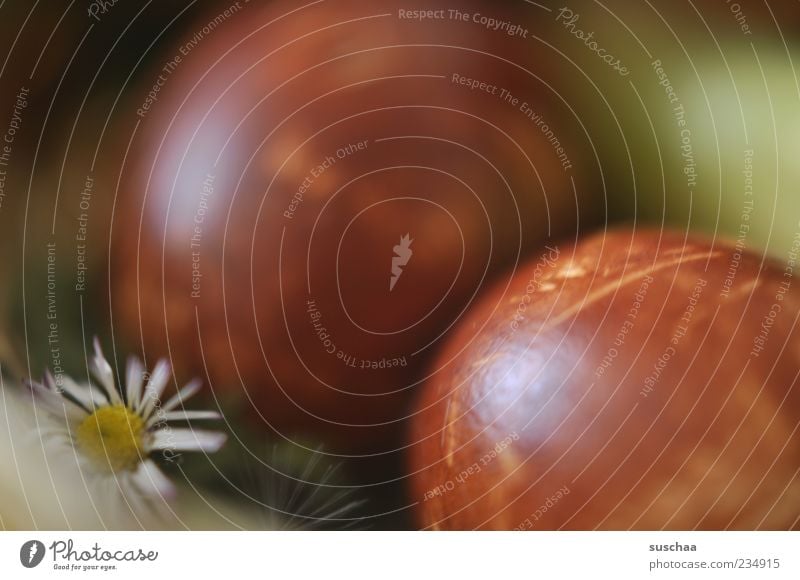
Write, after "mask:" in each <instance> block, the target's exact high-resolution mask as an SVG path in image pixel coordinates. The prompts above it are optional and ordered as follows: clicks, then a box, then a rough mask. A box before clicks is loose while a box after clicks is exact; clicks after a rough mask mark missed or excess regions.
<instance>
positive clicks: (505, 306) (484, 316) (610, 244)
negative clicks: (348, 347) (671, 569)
mask: <svg viewBox="0 0 800 580" xmlns="http://www.w3.org/2000/svg"><path fill="white" fill-rule="evenodd" d="M798 258H800V241H798V243H797V244H795V245H794V246H793V247H791V248H787V249H786V260H787V262H786V264H783V263H775V262H764V261H762V259H761V257H760V256H757V255H754V254H749V253H747V252H742V251H740V250H737V249H735V248H732V247H731V246H729V245H727V244H725V243H721V242H719V241H716V242H714V243H712V242H709V241H706V240H703V239H696V238H693V237H691V236H690V237H688V238H687V237H686V235H685V234H683V233H681V232H658V231H637V232H635V233H634V232H633V231H631V230H618V231H613V232H611V233H605V234H598V235H595V236H593V237H589V238H587V239H585V240H583V241H582V242H580V243H579V244H578V245H577V246H563V247H561V246H552V247H551V248H550V249H548V250H547V251H545V253H544V254H543V255H542V256H541V257H540V258H539V259H536V260H534V261H532V262H530V263H528V264H527V265H526V266H524V267H521V268H519V269H518V271H517V275H516V276H515V277H514V278H513V280H512V281H511V283H510V284H501V285H500V286H499V287H498V288H496V290H495V291H494V292H493V293H491V294H489V295H487V296H486V297H485V298H484V299H483V300H482V303H481V305H480V306H478V307H477V308H476V309H474V310H473V311H472V312H471V313H470V315H469V316H468V318H467V319H466V320H465V321H464V322H463V323H462V324H461V325H460V327H459V329H458V331H457V332H456V333H455V335H454V336H453V337H452V338H451V339H450V340H449V342H448V345H447V347H446V348H445V349H444V351H443V352H442V353H441V355H440V356H439V357H438V360H437V363H436V365H435V366H434V367H433V369H432V377H431V379H430V380H429V381H428V384H427V385H426V386H425V388H424V391H423V393H422V396H421V397H420V399H419V401H418V402H417V411H416V416H415V418H414V419H413V429H412V430H411V437H412V440H411V442H410V444H411V453H410V457H411V466H412V473H413V474H414V475H413V476H412V482H413V498H412V499H413V501H414V502H419V503H418V506H417V509H418V511H417V513H418V516H419V524H420V525H421V526H423V527H426V528H435V529H473V528H492V529H509V530H511V529H520V530H527V529H542V530H552V529H577V530H591V529H614V530H626V529H676V530H687V529H688V530H691V529H709V530H721V529H746V530H751V529H778V530H787V529H796V528H798V523H799V522H800V479H798V470H799V469H800V433H798V425H800V385H798V374H799V373H800V337H799V336H798V333H797V330H796V329H797V320H798V315H799V314H800V295H798V292H797V289H796V288H795V287H794V286H795V283H796V281H795V280H794V274H796V272H797V267H798V264H799V262H797V260H798Z"/></svg>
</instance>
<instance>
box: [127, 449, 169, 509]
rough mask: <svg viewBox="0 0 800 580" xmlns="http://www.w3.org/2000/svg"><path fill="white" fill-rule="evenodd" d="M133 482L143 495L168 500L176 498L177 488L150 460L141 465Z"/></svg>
mask: <svg viewBox="0 0 800 580" xmlns="http://www.w3.org/2000/svg"><path fill="white" fill-rule="evenodd" d="M132 481H133V483H134V485H135V487H136V488H137V490H138V491H139V492H140V493H141V494H142V495H145V496H149V497H161V498H164V499H167V500H169V499H172V498H174V497H175V486H174V485H173V484H172V482H171V481H170V480H169V478H168V477H167V476H166V475H164V473H163V472H162V471H161V470H160V469H159V468H158V466H157V465H156V464H155V463H154V462H153V461H152V460H150V459H146V460H144V461H142V462H141V463H140V464H139V467H138V469H137V470H136V473H134V474H133V477H132Z"/></svg>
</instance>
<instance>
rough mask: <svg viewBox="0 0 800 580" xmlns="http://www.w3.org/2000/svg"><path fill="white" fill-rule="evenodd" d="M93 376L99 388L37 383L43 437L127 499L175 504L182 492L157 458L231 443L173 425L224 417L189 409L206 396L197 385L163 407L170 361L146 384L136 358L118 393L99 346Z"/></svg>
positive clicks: (62, 380) (48, 378) (63, 379)
mask: <svg viewBox="0 0 800 580" xmlns="http://www.w3.org/2000/svg"><path fill="white" fill-rule="evenodd" d="M90 370H91V372H92V375H93V376H94V377H95V379H96V380H97V382H96V383H89V384H78V383H76V382H75V381H73V380H72V379H70V378H69V377H67V376H66V375H62V376H60V377H59V380H58V381H57V380H56V379H55V378H54V377H53V375H52V374H51V373H50V372H49V371H48V372H46V373H45V378H44V381H43V382H42V383H36V382H32V381H31V382H30V383H29V385H30V387H31V388H32V389H33V391H34V393H35V395H36V399H35V400H36V402H37V404H38V405H39V407H40V408H41V409H43V410H44V411H45V418H44V420H41V419H42V417H40V418H39V421H38V422H37V423H38V432H39V436H40V437H41V438H42V441H43V442H44V443H45V444H66V445H67V446H68V447H69V448H71V449H72V450H73V451H74V453H75V456H76V458H77V459H78V461H79V464H80V466H81V469H82V470H85V471H86V472H87V473H92V474H95V475H98V476H107V477H109V478H111V479H112V480H115V481H116V482H117V486H118V487H119V490H120V491H121V492H122V493H123V495H125V496H126V497H129V498H131V499H133V500H138V499H147V498H153V497H155V498H158V497H162V498H165V499H171V498H172V497H173V496H174V494H175V487H174V485H173V484H172V482H171V481H170V480H169V478H168V477H167V476H166V475H165V474H164V473H163V472H162V471H161V469H160V468H159V467H158V465H156V462H155V461H154V460H153V459H152V456H153V455H155V454H159V453H160V454H162V456H163V457H164V458H165V459H167V460H168V461H173V460H174V458H175V457H177V456H178V455H179V454H180V453H181V452H183V451H202V452H204V453H212V452H214V451H217V450H218V449H219V448H220V447H222V445H223V443H224V442H225V439H226V436H225V434H223V433H219V432H212V431H201V430H197V429H193V428H191V427H183V428H174V427H172V426H171V425H169V423H170V422H172V421H183V422H187V421H195V420H203V419H219V418H220V415H219V414H218V413H216V412H213V411H187V410H185V409H184V408H183V405H184V402H185V401H186V400H187V399H189V398H190V397H191V396H193V395H194V394H195V393H197V391H198V390H199V389H200V385H201V383H200V381H197V380H195V381H192V382H190V383H189V384H188V385H186V386H185V387H183V388H182V389H181V390H180V391H178V393H177V394H176V395H174V396H173V397H171V398H170V399H168V400H167V401H166V402H165V403H163V404H162V403H161V396H162V395H163V393H164V389H165V388H166V386H167V383H168V382H169V379H170V377H171V369H170V365H169V363H168V362H167V361H166V360H160V361H158V363H157V364H156V366H155V368H154V369H153V372H152V373H151V374H150V375H149V378H147V382H146V383H145V379H146V375H145V369H144V367H143V365H142V363H141V361H139V359H137V358H135V357H131V358H130V359H129V360H128V365H127V369H126V381H125V385H124V387H123V386H119V387H118V386H117V384H116V382H115V380H114V373H113V371H112V369H111V365H110V364H109V363H108V361H107V360H106V359H105V357H104V356H103V351H102V350H101V348H100V343H99V341H98V340H97V339H96V338H95V340H94V356H93V358H92V360H91V361H90ZM137 503H138V502H137Z"/></svg>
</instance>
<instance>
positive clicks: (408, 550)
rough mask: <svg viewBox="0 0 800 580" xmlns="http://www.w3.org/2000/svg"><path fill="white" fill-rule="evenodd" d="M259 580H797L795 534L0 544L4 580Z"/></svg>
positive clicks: (11, 536)
mask: <svg viewBox="0 0 800 580" xmlns="http://www.w3.org/2000/svg"><path fill="white" fill-rule="evenodd" d="M254 571H258V572H259V574H260V576H259V577H263V578H285V577H290V578H298V577H299V578H325V579H336V578H343V579H344V578H346V579H348V580H352V579H359V578H365V579H366V578H368V579H370V580H373V579H376V578H377V579H384V578H398V579H399V578H403V579H404V580H408V579H409V578H412V579H416V578H458V579H459V580H460V579H469V578H476V579H482V580H494V579H496V578H512V577H513V578H517V577H526V578H565V577H578V575H583V574H586V577H593V578H594V577H603V578H606V577H607V578H636V579H641V578H702V579H706V578H725V579H731V578H734V579H736V578H742V579H745V578H774V579H776V580H777V579H780V578H792V579H797V578H800V533H792V532H758V533H751V532H725V533H716V532H697V533H689V532H675V533H673V532H664V533H655V532H631V533H623V532H561V533H558V532H528V533H512V532H502V533H501V532H497V533H472V532H463V533H437V532H428V533H414V532H331V533H326V532H296V533H281V532H221V533H215V532H147V533H145V532H138V533H137V532H72V533H70V532H2V533H0V578H22V579H24V578H57V577H67V576H69V577H71V578H84V577H91V578H115V579H116V578H118V579H123V578H135V579H136V580H142V579H143V578H148V577H152V578H169V577H170V575H173V576H172V577H175V578H181V579H182V580H189V579H192V578H238V577H252V574H253V572H254ZM231 574H233V576H231ZM225 575H227V576H225ZM245 575H247V576H245ZM520 575H522V576H520Z"/></svg>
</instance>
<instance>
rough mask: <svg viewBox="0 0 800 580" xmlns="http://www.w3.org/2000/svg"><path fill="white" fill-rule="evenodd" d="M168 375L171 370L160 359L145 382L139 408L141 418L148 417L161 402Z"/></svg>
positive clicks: (167, 364)
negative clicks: (145, 385)
mask: <svg viewBox="0 0 800 580" xmlns="http://www.w3.org/2000/svg"><path fill="white" fill-rule="evenodd" d="M170 373H171V369H170V366H169V362H167V361H166V359H161V360H160V361H158V362H157V363H156V368H154V369H153V372H152V373H151V374H150V380H149V381H147V387H146V388H145V390H144V394H143V395H142V405H141V407H140V408H139V413H140V415H142V417H149V416H150V413H152V412H153V409H154V408H155V407H156V405H158V404H159V402H160V401H161V395H162V393H163V392H164V389H165V388H166V386H167V382H168V381H169V377H170Z"/></svg>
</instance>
